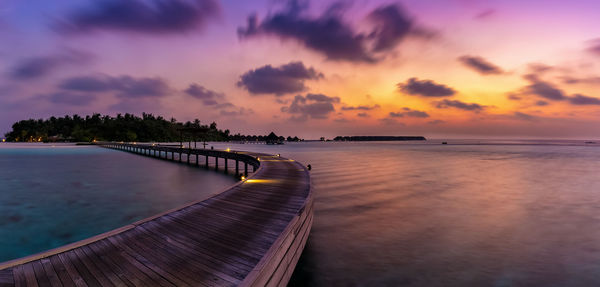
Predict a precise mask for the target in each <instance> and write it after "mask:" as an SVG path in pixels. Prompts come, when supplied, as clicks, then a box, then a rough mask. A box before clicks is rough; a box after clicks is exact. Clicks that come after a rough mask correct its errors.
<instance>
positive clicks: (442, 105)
mask: <svg viewBox="0 0 600 287" xmlns="http://www.w3.org/2000/svg"><path fill="white" fill-rule="evenodd" d="M434 104H435V107H436V108H438V109H446V108H456V109H460V110H465V111H473V112H477V113H478V112H480V111H483V110H484V109H485V108H486V106H483V105H480V104H476V103H465V102H461V101H458V100H448V99H444V100H442V101H437V102H434Z"/></svg>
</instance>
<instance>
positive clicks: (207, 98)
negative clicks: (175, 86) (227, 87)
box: [184, 84, 225, 106]
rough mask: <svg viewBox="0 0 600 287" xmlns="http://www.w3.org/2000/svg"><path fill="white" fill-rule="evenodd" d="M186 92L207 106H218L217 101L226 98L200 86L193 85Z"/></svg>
mask: <svg viewBox="0 0 600 287" xmlns="http://www.w3.org/2000/svg"><path fill="white" fill-rule="evenodd" d="M184 92H185V93H186V94H188V95H190V96H192V97H194V98H197V99H200V100H202V102H203V103H204V105H207V106H214V105H217V104H218V101H217V100H221V99H224V98H225V94H223V93H218V92H215V91H212V90H209V89H207V88H205V87H203V86H200V85H198V84H191V85H190V86H189V87H188V88H187V89H185V90H184Z"/></svg>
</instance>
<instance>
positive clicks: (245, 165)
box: [244, 163, 248, 177]
mask: <svg viewBox="0 0 600 287" xmlns="http://www.w3.org/2000/svg"><path fill="white" fill-rule="evenodd" d="M244 176H246V177H247V176H248V163H244Z"/></svg>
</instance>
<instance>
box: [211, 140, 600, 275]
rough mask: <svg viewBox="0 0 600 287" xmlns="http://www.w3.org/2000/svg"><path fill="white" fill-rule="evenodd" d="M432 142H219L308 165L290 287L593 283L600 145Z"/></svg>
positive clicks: (599, 235)
mask: <svg viewBox="0 0 600 287" xmlns="http://www.w3.org/2000/svg"><path fill="white" fill-rule="evenodd" d="M437 143H438V144H431V143H427V144H416V143H320V142H317V143H299V144H293V143H292V144H286V145H282V146H266V145H254V144H245V145H233V144H215V148H224V147H231V148H232V149H240V150H253V151H263V152H268V153H281V155H282V156H284V157H289V158H293V159H296V160H298V161H300V162H302V163H305V164H309V163H310V164H311V165H312V167H313V170H312V171H311V178H312V180H313V184H314V188H315V221H314V225H313V229H312V232H311V235H310V237H309V243H308V245H307V247H306V249H305V252H304V254H303V255H302V258H301V261H300V264H299V266H298V268H297V269H296V272H295V274H294V276H293V278H292V281H291V284H290V285H292V286H307V285H308V286H381V285H383V286H597V285H600V176H599V175H598V171H600V147H598V146H586V145H587V144H585V143H583V142H566V143H565V142H556V143H553V142H544V145H536V144H535V143H536V142H525V143H526V145H515V143H517V144H518V143H522V142H518V141H511V142H508V145H452V144H449V145H441V144H439V142H437ZM469 143H471V142H469ZM484 143H485V142H484ZM547 143H550V145H546V144H547ZM573 143H575V145H573Z"/></svg>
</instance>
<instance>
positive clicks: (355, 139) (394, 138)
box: [333, 136, 427, 142]
mask: <svg viewBox="0 0 600 287" xmlns="http://www.w3.org/2000/svg"><path fill="white" fill-rule="evenodd" d="M333 140H334V141H352V142H367V141H424V140H427V139H425V137H422V136H337V137H335V138H334V139H333Z"/></svg>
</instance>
